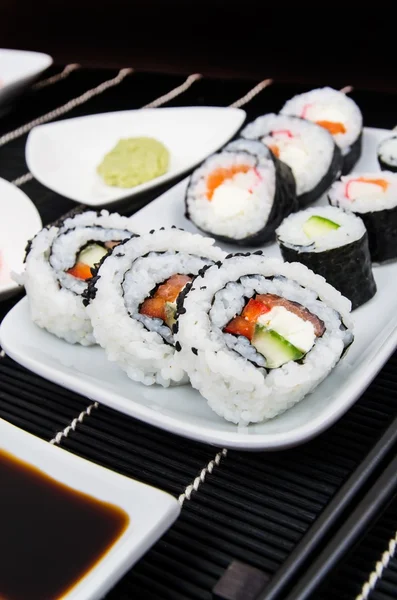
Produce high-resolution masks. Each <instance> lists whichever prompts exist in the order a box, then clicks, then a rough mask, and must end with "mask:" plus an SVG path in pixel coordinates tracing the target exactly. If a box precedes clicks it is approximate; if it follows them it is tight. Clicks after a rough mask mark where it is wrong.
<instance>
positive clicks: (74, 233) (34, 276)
mask: <svg viewBox="0 0 397 600" xmlns="http://www.w3.org/2000/svg"><path fill="white" fill-rule="evenodd" d="M104 228H108V229H104ZM132 231H133V229H132V223H131V221H130V219H128V218H127V217H122V216H120V215H118V214H117V213H113V214H110V213H109V212H108V211H105V210H103V211H101V213H100V214H99V215H97V213H96V212H94V211H88V212H86V213H83V214H81V215H78V216H76V217H73V218H70V219H66V220H65V222H64V223H63V225H62V226H61V228H60V229H59V228H58V227H50V228H49V229H43V230H42V231H41V232H40V233H39V234H38V235H37V236H36V237H35V238H34V239H33V242H32V246H31V249H30V252H29V254H28V256H27V259H26V264H25V271H24V273H23V274H22V275H21V282H22V284H23V285H24V286H25V289H26V293H27V296H28V298H29V307H30V313H31V317H32V320H33V321H34V322H35V323H36V325H38V326H39V327H42V328H43V329H47V330H48V331H49V332H50V333H53V334H54V335H56V336H58V337H60V338H63V339H65V340H66V341H67V342H69V343H71V344H75V343H80V344H82V345H83V346H89V345H92V344H95V338H94V336H93V332H92V327H91V322H90V319H89V317H88V315H87V313H86V309H85V306H84V305H83V300H82V297H81V294H82V292H83V291H84V289H85V288H86V287H87V284H86V282H85V281H82V280H78V279H76V278H75V277H73V276H72V275H69V274H67V273H65V272H64V270H65V269H68V268H71V267H72V266H73V265H74V263H75V261H76V255H77V254H78V252H79V249H80V248H81V247H82V246H84V245H85V244H86V243H87V242H88V241H95V240H100V241H110V240H112V241H113V240H122V239H125V238H126V237H130V236H131V235H132Z"/></svg>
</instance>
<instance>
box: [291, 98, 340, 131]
mask: <svg viewBox="0 0 397 600" xmlns="http://www.w3.org/2000/svg"><path fill="white" fill-rule="evenodd" d="M299 116H300V117H301V118H302V119H308V120H309V121H314V123H317V125H320V127H324V129H327V130H328V131H329V132H330V133H331V134H332V135H338V134H343V133H346V132H347V129H346V126H345V124H344V122H343V118H342V114H341V113H340V111H339V110H337V109H335V108H333V107H331V106H320V105H318V104H305V106H304V107H303V109H302V112H301V114H300V115H299Z"/></svg>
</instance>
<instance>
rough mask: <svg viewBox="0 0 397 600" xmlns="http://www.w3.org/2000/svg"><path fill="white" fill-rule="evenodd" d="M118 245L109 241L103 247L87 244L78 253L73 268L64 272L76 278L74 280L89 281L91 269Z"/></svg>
mask: <svg viewBox="0 0 397 600" xmlns="http://www.w3.org/2000/svg"><path fill="white" fill-rule="evenodd" d="M119 243H120V242H113V241H110V242H105V243H104V244H103V245H102V244H100V243H98V242H91V243H90V244H87V246H85V248H83V249H82V250H81V251H80V252H79V254H78V256H77V259H76V262H75V264H74V266H73V267H72V268H71V269H68V270H67V271H66V272H67V273H69V275H73V277H76V279H83V280H87V279H90V278H91V277H92V272H91V269H93V268H94V267H95V265H97V264H98V263H99V262H100V261H101V259H102V258H103V257H104V256H105V255H106V254H107V253H108V251H109V250H110V249H111V248H114V246H117V245H118V244H119Z"/></svg>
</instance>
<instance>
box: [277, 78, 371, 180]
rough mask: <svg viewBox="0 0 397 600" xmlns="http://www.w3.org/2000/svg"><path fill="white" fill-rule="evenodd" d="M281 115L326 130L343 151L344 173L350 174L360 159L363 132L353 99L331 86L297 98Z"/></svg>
mask: <svg viewBox="0 0 397 600" xmlns="http://www.w3.org/2000/svg"><path fill="white" fill-rule="evenodd" d="M280 113H281V114H282V115H291V116H296V117H301V118H302V119H307V120H309V121H313V122H314V123H317V125H321V127H324V128H325V129H327V130H328V131H329V132H330V133H331V134H332V136H333V138H334V140H335V143H336V144H337V146H339V148H340V150H341V152H342V156H343V167H342V173H343V174H344V175H345V174H347V173H350V171H351V170H352V169H353V167H354V165H355V164H356V162H357V161H358V159H359V158H360V156H361V146H362V130H363V117H362V114H361V111H360V109H359V108H358V106H357V104H356V103H355V102H354V100H352V99H351V98H349V96H347V95H346V94H344V93H343V92H339V91H338V90H334V89H332V88H330V87H325V88H319V89H316V90H312V91H310V92H306V93H304V94H299V95H298V96H294V98H291V100H288V102H286V104H285V105H284V106H283V108H282V109H281V111H280Z"/></svg>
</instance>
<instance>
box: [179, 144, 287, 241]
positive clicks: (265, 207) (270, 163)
mask: <svg viewBox="0 0 397 600" xmlns="http://www.w3.org/2000/svg"><path fill="white" fill-rule="evenodd" d="M185 207H186V209H185V214H186V217H187V218H188V219H190V220H191V221H192V222H193V223H194V224H195V225H196V227H198V228H199V229H201V230H202V231H204V232H206V233H209V234H210V235H211V236H213V237H215V238H217V239H219V240H221V241H224V242H227V243H232V244H236V245H239V246H256V245H259V244H263V243H265V242H268V241H270V240H272V239H273V238H274V234H275V230H276V228H277V227H278V226H279V224H280V223H281V221H282V220H283V219H284V218H285V217H286V216H288V215H289V214H290V213H291V212H293V211H295V210H296V209H297V208H298V205H297V200H296V184H295V179H294V176H293V174H292V171H291V169H290V168H289V167H288V166H287V165H286V164H284V163H283V162H281V161H279V160H278V159H277V158H276V156H274V155H273V153H272V152H271V151H270V150H269V149H268V148H267V147H266V146H265V145H263V144H262V143H261V142H256V141H249V140H244V139H238V140H235V141H234V142H231V143H230V144H228V145H227V146H226V147H225V148H223V149H222V151H221V152H218V153H217V154H213V155H212V156H210V157H209V158H207V159H206V160H205V161H204V163H203V164H202V165H201V166H200V167H199V168H198V169H196V170H195V171H194V173H193V174H192V177H191V179H190V182H189V185H188V188H187V191H186V199H185Z"/></svg>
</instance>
